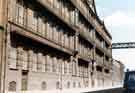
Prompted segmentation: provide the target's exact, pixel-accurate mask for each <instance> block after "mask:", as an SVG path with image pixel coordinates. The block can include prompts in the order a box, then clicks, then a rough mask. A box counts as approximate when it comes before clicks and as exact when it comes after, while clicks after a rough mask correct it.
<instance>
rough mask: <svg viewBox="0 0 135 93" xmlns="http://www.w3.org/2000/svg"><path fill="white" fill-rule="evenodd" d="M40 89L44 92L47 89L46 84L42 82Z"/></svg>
mask: <svg viewBox="0 0 135 93" xmlns="http://www.w3.org/2000/svg"><path fill="white" fill-rule="evenodd" d="M41 88H42V90H46V89H47V84H46V82H45V81H43V82H42V84H41Z"/></svg>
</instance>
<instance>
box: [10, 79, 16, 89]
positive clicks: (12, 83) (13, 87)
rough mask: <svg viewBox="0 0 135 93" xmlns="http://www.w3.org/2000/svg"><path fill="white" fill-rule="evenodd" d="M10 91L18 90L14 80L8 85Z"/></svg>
mask: <svg viewBox="0 0 135 93" xmlns="http://www.w3.org/2000/svg"><path fill="white" fill-rule="evenodd" d="M8 90H9V91H16V82H15V81H12V82H10V83H9V87H8Z"/></svg>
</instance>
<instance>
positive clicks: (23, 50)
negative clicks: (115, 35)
mask: <svg viewBox="0 0 135 93" xmlns="http://www.w3.org/2000/svg"><path fill="white" fill-rule="evenodd" d="M0 13H1V14H0V35H1V37H0V46H1V47H0V56H1V58H0V60H1V61H0V66H1V68H0V77H1V78H0V79H1V82H0V84H1V93H4V92H3V91H16V92H17V93H19V91H27V90H51V89H69V88H86V87H90V88H92V87H102V86H111V85H112V84H113V80H112V75H113V74H112V72H113V63H112V52H111V39H112V37H111V35H110V34H109V32H108V31H107V29H106V27H105V25H104V23H103V22H102V21H101V20H100V19H99V17H98V16H97V14H96V9H95V3H94V0H0ZM116 69H117V68H116Z"/></svg>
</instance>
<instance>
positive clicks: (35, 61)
mask: <svg viewBox="0 0 135 93" xmlns="http://www.w3.org/2000/svg"><path fill="white" fill-rule="evenodd" d="M32 65H33V66H32V71H37V55H36V53H33V63H32Z"/></svg>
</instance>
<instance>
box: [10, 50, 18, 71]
mask: <svg viewBox="0 0 135 93" xmlns="http://www.w3.org/2000/svg"><path fill="white" fill-rule="evenodd" d="M16 57H17V51H16V48H10V49H9V63H8V64H9V68H13V69H16V65H17V64H16V63H17V62H16Z"/></svg>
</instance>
